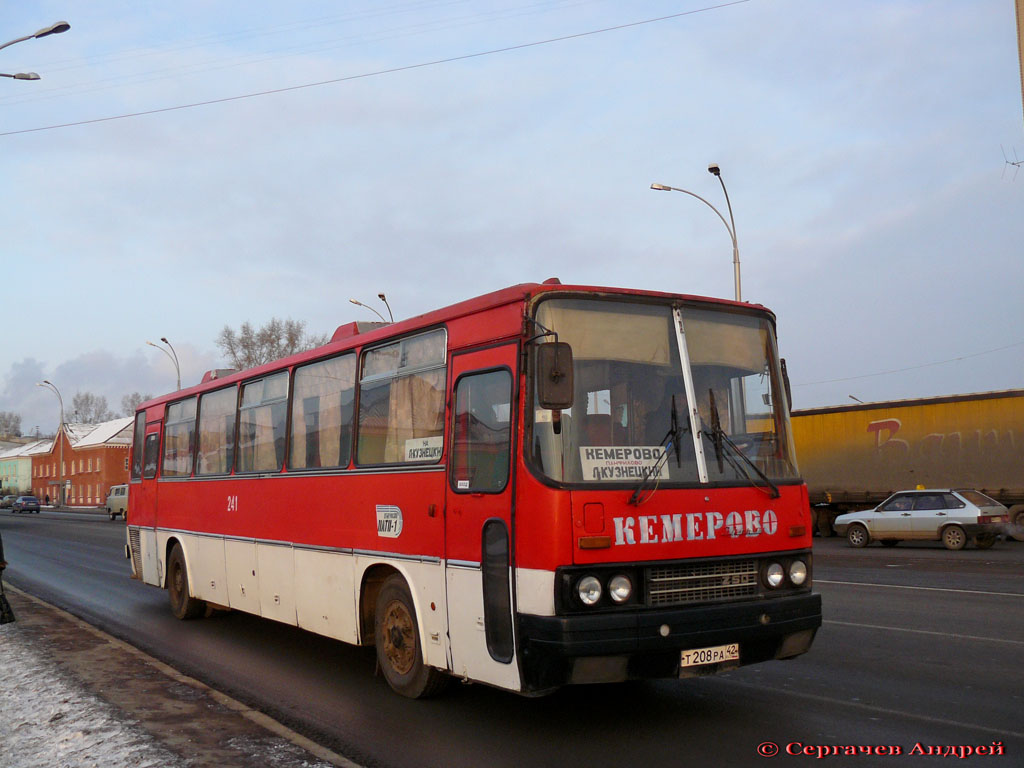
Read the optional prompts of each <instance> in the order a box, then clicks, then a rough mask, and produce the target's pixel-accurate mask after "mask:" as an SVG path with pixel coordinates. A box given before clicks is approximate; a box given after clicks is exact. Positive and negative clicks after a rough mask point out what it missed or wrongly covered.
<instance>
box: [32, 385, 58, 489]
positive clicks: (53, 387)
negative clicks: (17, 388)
mask: <svg viewBox="0 0 1024 768" xmlns="http://www.w3.org/2000/svg"><path fill="white" fill-rule="evenodd" d="M36 386H37V387H42V388H43V389H49V390H50V391H51V392H53V393H54V394H55V395H56V396H57V400H58V402H60V426H59V427H58V428H57V440H58V441H59V445H60V447H59V449H58V450H59V454H60V455H59V458H58V459H57V462H58V464H57V505H58V506H61V507H63V506H64V441H63V440H62V439H61V433H62V432H63V431H64V398H63V397H61V396H60V390H59V389H57V387H56V385H54V384H53V382H51V381H47V380H46V379H43V380H42V381H40V382H37V383H36Z"/></svg>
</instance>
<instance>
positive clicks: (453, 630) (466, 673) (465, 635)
mask: <svg viewBox="0 0 1024 768" xmlns="http://www.w3.org/2000/svg"><path fill="white" fill-rule="evenodd" d="M446 570H447V579H448V625H449V629H448V633H449V635H450V637H451V671H452V674H453V675H456V676H457V677H462V678H468V679H470V680H479V681H480V682H483V683H490V684H491V685H497V686H499V687H501V688H507V689H509V690H513V691H518V690H520V689H521V688H522V685H521V683H520V681H519V666H518V665H517V664H516V659H515V656H514V655H513V658H512V660H511V661H510V662H501V661H496V660H495V659H494V658H492V657H491V653H490V651H489V650H488V649H487V634H486V630H485V627H484V590H483V574H482V572H481V570H480V567H479V566H476V567H475V568H474V567H465V566H451V565H449V566H448V568H447V569H446Z"/></svg>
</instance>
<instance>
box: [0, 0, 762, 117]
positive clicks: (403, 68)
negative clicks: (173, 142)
mask: <svg viewBox="0 0 1024 768" xmlns="http://www.w3.org/2000/svg"><path fill="white" fill-rule="evenodd" d="M748 2H750V0H733V1H732V2H727V3H720V4H718V5H710V6H706V7H704V8H697V9H694V10H691V11H682V12H680V13H673V14H670V15H668V16H659V17H657V18H653V19H644V20H642V21H633V22H629V23H627V24H617V25H615V26H612V27H603V28H601V29H592V30H589V31H586V32H576V33H574V34H571V35H562V36H561V37H552V38H548V39H547V40H535V41H533V42H530V43H520V44H518V45H509V46H505V47H503V48H492V49H491V50H487V51H477V52H475V53H466V54H462V55H460V56H449V57H447V58H444V59H434V60H433V61H424V62H419V63H417V64H406V65H404V66H400V67H389V68H387V69H378V70H375V71H373V72H362V73H360V74H356V75H346V76H344V77H335V78H332V79H330V80H320V81H317V82H314V83H303V84H301V85H290V86H286V87H283V88H272V89H269V90H265V91H256V92H253V93H244V94H240V95H237V96H224V97H221V98H218V99H208V100H206V101H196V102H192V103H190V104H178V105H176V106H173V107H160V108H157V109H147V110H143V111H140V112H128V113H125V114H120V115H111V116H109V117H97V118H93V119H91V120H76V121H74V122H69V123H58V124H54V125H44V126H39V127H37V128H22V129H20V130H16V131H4V132H0V136H17V135H19V134H24V133H39V132H41V131H54V130H58V129H60V128H73V127H75V126H80V125H93V124H96V123H109V122H112V121H114V120H127V119H129V118H133V117H144V116H146V115H158V114H162V113H165V112H178V111H181V110H185V109H195V108H197V107H208V106H212V105H214V104H227V103H230V102H234V101H243V100H245V99H255V98H259V97H261V96H272V95H274V94H279V93H289V92H291V91H301V90H305V89H308V88H319V87H321V86H324V85H333V84H336V83H345V82H350V81H352V80H365V79H367V78H371V77H380V76H382V75H392V74H396V73H398V72H408V71H411V70H415V69H424V68H426V67H435V66H438V65H440V64H451V63H454V62H457V61H467V60H469V59H478V58H482V57H484V56H494V55H497V54H500V53H511V52H513V51H521V50H525V49H527V48H537V47H539V46H542V45H552V44H554V43H562V42H566V41H568V40H578V39H580V38H583V37H592V36H594V35H601V34H605V33H607V32H617V31H619V30H623V29H630V28H632V27H640V26H644V25H647V24H657V23H659V22H663V21H671V20H672V19H679V18H682V17H684V16H693V15H695V14H698V13H706V12H708V11H717V10H720V9H722V8H728V7H729V6H732V5H742V4H743V3H748Z"/></svg>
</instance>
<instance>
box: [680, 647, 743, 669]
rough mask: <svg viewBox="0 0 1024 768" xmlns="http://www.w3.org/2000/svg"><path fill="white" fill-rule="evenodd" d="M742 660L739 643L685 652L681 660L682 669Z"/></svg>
mask: <svg viewBox="0 0 1024 768" xmlns="http://www.w3.org/2000/svg"><path fill="white" fill-rule="evenodd" d="M739 658H740V645H739V643H730V644H729V645H716V646H713V647H711V648H694V649H692V650H689V651H683V652H682V656H681V657H680V660H679V666H681V667H699V666H700V665H702V664H717V663H718V662H720V661H738V660H739Z"/></svg>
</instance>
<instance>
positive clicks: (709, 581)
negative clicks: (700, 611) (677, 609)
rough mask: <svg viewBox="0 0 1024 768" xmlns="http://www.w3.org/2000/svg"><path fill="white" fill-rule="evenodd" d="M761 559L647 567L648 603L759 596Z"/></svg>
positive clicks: (708, 600) (666, 603)
mask: <svg viewBox="0 0 1024 768" xmlns="http://www.w3.org/2000/svg"><path fill="white" fill-rule="evenodd" d="M757 592H758V584H757V561H756V560H730V561H729V562H724V563H695V564H691V565H684V564H677V565H657V566H652V567H650V568H648V569H647V604H648V605H651V606H659V605H683V604H687V603H706V602H713V601H716V600H734V599H736V598H740V597H753V596H755V595H757Z"/></svg>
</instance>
